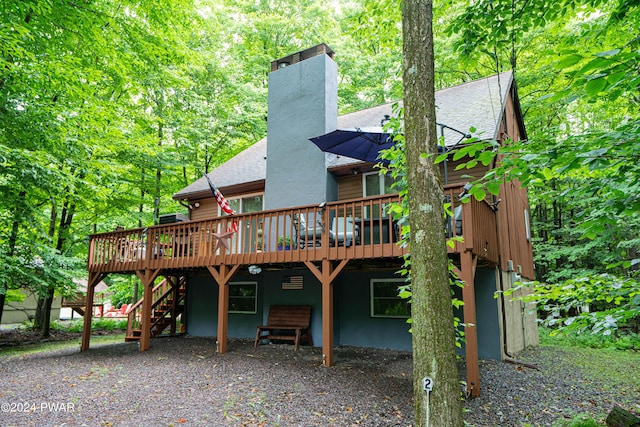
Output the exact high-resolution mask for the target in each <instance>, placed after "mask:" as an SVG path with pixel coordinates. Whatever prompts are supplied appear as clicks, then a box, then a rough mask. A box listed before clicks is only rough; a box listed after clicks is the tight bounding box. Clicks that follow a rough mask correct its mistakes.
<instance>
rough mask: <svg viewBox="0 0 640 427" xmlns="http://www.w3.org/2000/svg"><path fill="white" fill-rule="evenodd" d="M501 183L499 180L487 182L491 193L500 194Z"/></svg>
mask: <svg viewBox="0 0 640 427" xmlns="http://www.w3.org/2000/svg"><path fill="white" fill-rule="evenodd" d="M500 184H501V183H500V182H499V181H491V182H489V184H487V190H488V191H489V193H491V194H493V195H494V196H497V195H498V194H500Z"/></svg>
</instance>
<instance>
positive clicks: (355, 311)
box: [333, 271, 411, 350]
mask: <svg viewBox="0 0 640 427" xmlns="http://www.w3.org/2000/svg"><path fill="white" fill-rule="evenodd" d="M377 278H398V276H397V275H395V274H393V271H387V272H376V273H371V274H362V273H357V272H344V273H342V274H340V276H339V277H338V278H337V280H336V281H335V282H334V285H333V292H334V329H335V344H336V345H353V346H359V347H375V348H391V349H397V350H411V334H410V333H409V328H410V325H409V324H408V323H407V319H393V318H380V317H371V286H370V279H377Z"/></svg>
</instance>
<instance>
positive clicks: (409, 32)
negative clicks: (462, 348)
mask: <svg viewBox="0 0 640 427" xmlns="http://www.w3.org/2000/svg"><path fill="white" fill-rule="evenodd" d="M431 25H432V2H431V0H406V1H404V2H403V4H402V28H403V49H402V51H403V57H404V62H403V76H402V79H403V92H404V109H405V111H404V125H405V149H406V158H407V185H408V191H407V197H408V199H409V215H410V220H409V222H410V227H411V241H410V245H411V266H412V271H411V280H412V303H411V317H412V319H413V322H412V325H413V327H412V329H413V384H414V398H415V424H416V425H419V426H422V425H429V419H430V418H431V417H432V418H433V420H434V424H435V425H438V426H445V427H446V426H456V427H460V426H462V425H463V418H462V408H461V403H460V386H459V383H458V368H457V365H456V352H455V349H456V347H455V336H454V329H453V327H452V325H453V311H452V309H451V293H450V288H449V276H448V271H449V270H448V256H447V248H446V243H445V236H444V233H443V232H442V230H443V228H444V223H443V218H444V208H443V203H442V202H443V200H444V192H443V188H442V183H441V180H440V172H439V170H438V168H437V167H436V165H435V164H434V158H435V156H436V155H437V137H436V120H435V119H436V112H435V87H434V58H433V52H434V49H433V33H432V26H431ZM425 154H426V155H425ZM425 378H427V380H425ZM423 381H425V382H426V381H430V382H431V383H432V385H433V391H432V392H431V393H429V392H425V391H424V390H423V384H424V383H423Z"/></svg>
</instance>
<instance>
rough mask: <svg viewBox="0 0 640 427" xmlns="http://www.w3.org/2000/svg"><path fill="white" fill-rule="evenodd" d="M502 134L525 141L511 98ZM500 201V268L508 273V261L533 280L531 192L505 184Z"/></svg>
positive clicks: (507, 106) (525, 276)
mask: <svg viewBox="0 0 640 427" xmlns="http://www.w3.org/2000/svg"><path fill="white" fill-rule="evenodd" d="M500 135H502V136H503V137H508V138H510V139H512V140H513V141H520V140H521V138H522V135H521V133H520V126H519V125H518V121H517V112H516V109H515V105H514V102H513V98H512V97H511V96H510V97H509V98H508V99H507V103H506V108H505V112H504V119H503V121H502V123H501V127H500ZM499 198H500V199H501V202H500V204H499V205H498V224H499V227H498V238H499V241H500V256H501V265H500V268H501V269H502V270H504V271H507V270H508V261H511V262H512V263H513V268H514V271H516V272H518V273H521V274H522V277H524V278H527V279H531V280H533V279H534V265H533V245H532V242H531V238H529V239H527V222H526V221H529V236H531V235H532V231H531V220H530V215H531V212H530V209H529V200H528V195H527V189H526V188H523V187H522V185H521V183H520V182H519V181H517V180H512V181H509V182H505V183H503V184H502V186H501V188H500V196H499ZM525 212H526V214H527V215H528V216H529V218H527V220H525Z"/></svg>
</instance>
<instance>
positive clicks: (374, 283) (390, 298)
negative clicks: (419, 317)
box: [371, 279, 411, 319]
mask: <svg viewBox="0 0 640 427" xmlns="http://www.w3.org/2000/svg"><path fill="white" fill-rule="evenodd" d="M404 283H405V281H404V279H372V280H371V317H395V318H403V319H407V318H409V316H411V306H410V304H409V300H407V299H404V298H400V297H399V296H398V286H401V285H403V284H404Z"/></svg>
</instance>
